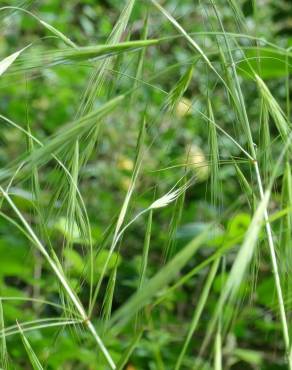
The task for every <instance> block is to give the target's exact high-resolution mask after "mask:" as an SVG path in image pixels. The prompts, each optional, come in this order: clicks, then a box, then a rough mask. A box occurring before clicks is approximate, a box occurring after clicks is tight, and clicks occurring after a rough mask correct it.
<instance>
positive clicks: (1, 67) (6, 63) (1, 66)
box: [0, 46, 28, 76]
mask: <svg viewBox="0 0 292 370" xmlns="http://www.w3.org/2000/svg"><path fill="white" fill-rule="evenodd" d="M27 48H28V46H26V47H25V48H23V49H21V50H19V51H16V52H15V53H13V54H11V55H9V56H8V57H6V58H5V59H2V60H1V61H0V76H1V75H3V73H4V72H5V71H6V70H7V69H8V68H9V67H10V66H11V64H12V63H13V62H14V61H15V60H16V59H17V58H18V57H19V55H20V54H21V53H22V52H23V51H24V50H25V49H27Z"/></svg>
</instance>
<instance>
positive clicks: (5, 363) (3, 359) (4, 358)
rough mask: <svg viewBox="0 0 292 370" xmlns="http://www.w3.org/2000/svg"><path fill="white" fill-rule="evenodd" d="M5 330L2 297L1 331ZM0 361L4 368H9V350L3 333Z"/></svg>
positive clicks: (0, 307)
mask: <svg viewBox="0 0 292 370" xmlns="http://www.w3.org/2000/svg"><path fill="white" fill-rule="evenodd" d="M4 330H5V321H4V313H3V305H2V298H0V332H2V333H3V332H4ZM0 361H1V362H0V366H1V367H2V368H3V369H9V362H8V352H7V345H6V337H5V335H1V345H0Z"/></svg>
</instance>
